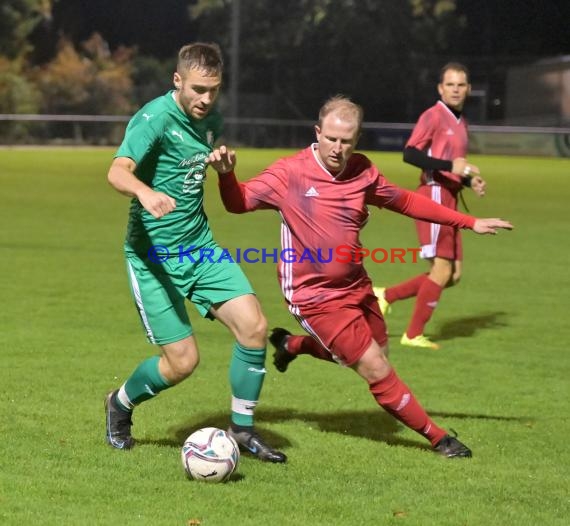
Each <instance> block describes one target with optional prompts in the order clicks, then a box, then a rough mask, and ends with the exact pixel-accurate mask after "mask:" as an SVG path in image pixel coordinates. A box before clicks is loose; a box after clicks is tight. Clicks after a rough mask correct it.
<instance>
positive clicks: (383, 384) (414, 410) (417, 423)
mask: <svg viewBox="0 0 570 526" xmlns="http://www.w3.org/2000/svg"><path fill="white" fill-rule="evenodd" d="M370 392H371V393H372V396H374V398H375V399H376V402H378V404H379V405H381V406H382V407H383V408H384V409H385V410H386V411H387V412H388V413H390V414H391V415H392V416H393V417H394V418H397V419H398V420H399V421H400V422H402V423H403V424H405V425H406V426H408V427H409V428H410V429H413V430H414V431H416V432H418V433H419V434H420V435H422V436H424V437H426V438H427V439H428V440H429V441H430V442H431V445H432V446H435V445H436V444H437V443H438V442H439V441H440V440H441V439H442V438H443V437H444V436H445V435H447V432H446V431H445V430H444V429H441V427H438V426H436V425H435V424H434V422H433V421H432V419H431V418H430V417H429V416H428V414H427V413H426V412H425V411H424V409H423V407H422V406H421V405H420V404H419V402H418V401H417V400H416V398H415V397H414V395H413V394H412V392H411V391H410V389H409V388H408V386H407V385H406V384H405V383H404V382H402V380H400V378H398V375H397V374H396V372H395V371H394V370H393V369H392V370H391V371H390V374H389V375H388V376H386V378H382V380H379V381H378V382H376V383H373V384H370Z"/></svg>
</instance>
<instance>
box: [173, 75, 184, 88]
mask: <svg viewBox="0 0 570 526" xmlns="http://www.w3.org/2000/svg"><path fill="white" fill-rule="evenodd" d="M172 83H173V84H174V87H175V88H176V89H180V88H181V87H182V77H181V76H180V73H178V71H175V72H174V77H173V79H172Z"/></svg>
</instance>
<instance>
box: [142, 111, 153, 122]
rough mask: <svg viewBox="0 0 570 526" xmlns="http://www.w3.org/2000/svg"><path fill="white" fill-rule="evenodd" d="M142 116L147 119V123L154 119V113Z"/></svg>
mask: <svg viewBox="0 0 570 526" xmlns="http://www.w3.org/2000/svg"><path fill="white" fill-rule="evenodd" d="M142 116H143V117H144V118H145V119H146V121H147V122H148V121H149V120H150V118H151V117H154V113H151V114H150V115H149V114H148V113H143V114H142Z"/></svg>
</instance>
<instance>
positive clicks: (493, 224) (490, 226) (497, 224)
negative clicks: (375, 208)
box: [473, 217, 513, 234]
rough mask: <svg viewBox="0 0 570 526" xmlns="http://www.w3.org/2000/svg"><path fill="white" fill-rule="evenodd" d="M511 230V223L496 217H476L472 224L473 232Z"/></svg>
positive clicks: (491, 232)
mask: <svg viewBox="0 0 570 526" xmlns="http://www.w3.org/2000/svg"><path fill="white" fill-rule="evenodd" d="M501 228H503V229H505V230H512V229H513V225H512V224H511V223H510V222H509V221H504V220H503V219H499V218H496V217H493V218H488V219H476V220H475V224H474V225H473V232H475V233H477V234H496V233H497V232H498V231H499V229H501Z"/></svg>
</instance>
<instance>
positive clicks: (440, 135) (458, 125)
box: [406, 101, 468, 193]
mask: <svg viewBox="0 0 570 526" xmlns="http://www.w3.org/2000/svg"><path fill="white" fill-rule="evenodd" d="M467 144H468V135H467V123H466V122H465V118H464V117H463V116H460V117H459V118H457V117H456V116H455V115H454V114H453V112H452V111H451V110H450V109H449V108H448V107H447V106H446V105H445V104H444V103H443V102H442V101H438V102H437V103H436V104H434V105H433V106H432V107H431V108H428V109H427V110H426V111H424V112H423V113H422V114H421V115H420V118H419V119H418V122H417V123H416V125H415V126H414V129H413V131H412V135H411V137H410V138H409V140H408V142H407V144H406V146H411V147H413V148H417V149H418V150H423V151H427V154H428V155H429V156H430V157H435V158H437V159H445V160H447V161H452V160H453V159H456V158H457V157H466V156H467ZM421 182H422V184H432V183H434V182H435V183H439V184H441V185H442V186H445V187H446V188H449V189H450V190H451V191H452V192H455V193H456V192H458V191H460V190H461V188H462V185H461V177H460V176H459V175H456V174H453V173H451V172H440V171H438V170H424V171H422V174H421Z"/></svg>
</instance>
